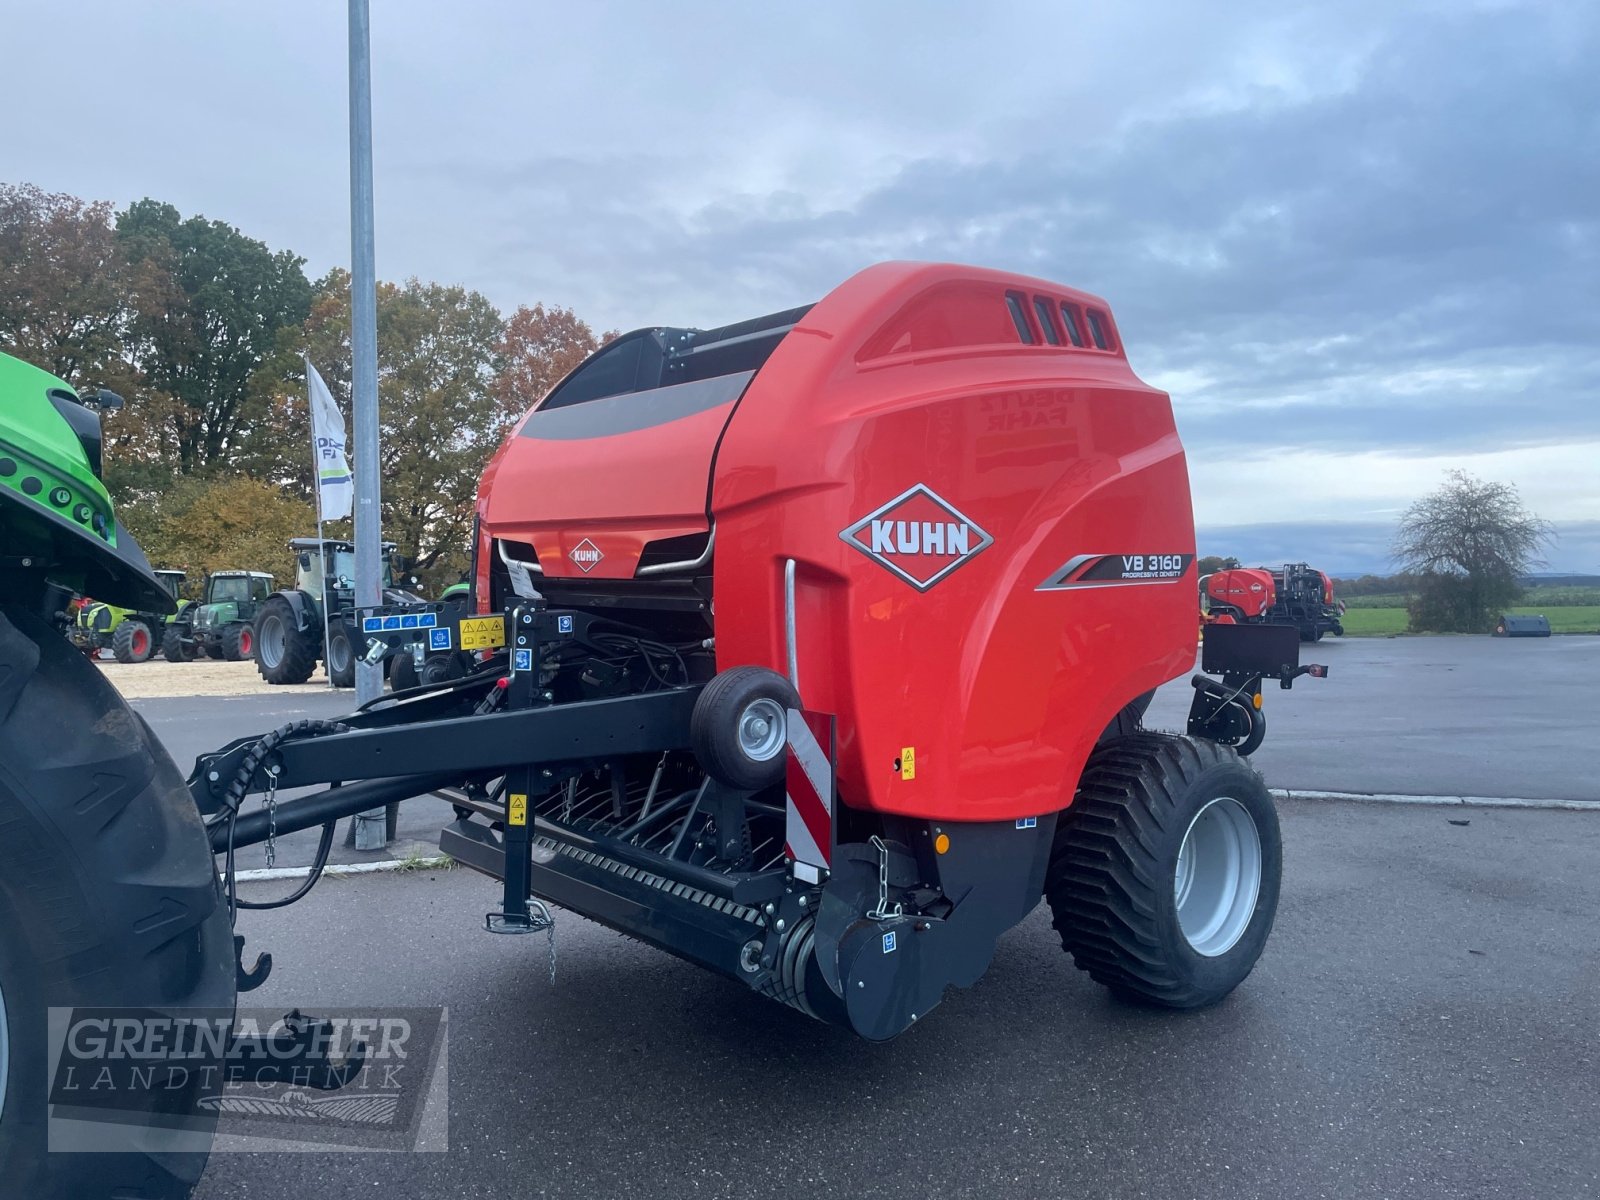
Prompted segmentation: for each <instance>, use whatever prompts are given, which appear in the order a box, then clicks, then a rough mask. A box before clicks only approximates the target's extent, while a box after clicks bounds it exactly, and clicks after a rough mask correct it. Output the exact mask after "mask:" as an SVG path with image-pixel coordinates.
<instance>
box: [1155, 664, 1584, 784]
mask: <svg viewBox="0 0 1600 1200" xmlns="http://www.w3.org/2000/svg"><path fill="white" fill-rule="evenodd" d="M1300 657H1301V661H1302V662H1307V663H1323V664H1325V665H1327V667H1328V668H1329V675H1328V678H1326V679H1311V678H1305V677H1302V678H1301V679H1298V680H1296V681H1295V684H1294V687H1293V688H1292V689H1290V690H1289V691H1283V690H1281V689H1280V688H1279V687H1278V685H1277V684H1275V683H1272V682H1270V681H1269V682H1268V683H1267V687H1266V691H1265V693H1264V694H1265V697H1266V699H1265V705H1264V708H1265V711H1266V714H1267V740H1266V743H1265V744H1264V745H1263V746H1262V747H1261V749H1260V750H1259V751H1257V752H1256V754H1255V755H1254V756H1253V757H1252V761H1253V762H1254V763H1255V766H1256V768H1257V770H1259V771H1260V772H1261V773H1262V774H1263V775H1264V776H1265V777H1266V780H1267V783H1268V785H1270V786H1271V787H1279V788H1304V789H1309V790H1320V791H1330V792H1397V793H1403V794H1410V795H1419V794H1420V795H1451V796H1461V795H1468V796H1517V797H1528V798H1533V799H1557V800H1600V772H1597V771H1596V770H1595V768H1594V759H1593V756H1594V753H1595V752H1596V750H1597V749H1600V637H1553V638H1514V639H1513V638H1489V637H1418V638H1325V639H1324V640H1323V641H1321V642H1318V643H1315V644H1313V645H1303V646H1302V647H1301V655H1300ZM1192 696H1193V689H1192V688H1191V687H1190V686H1189V683H1188V679H1187V677H1185V678H1183V679H1179V680H1177V681H1175V682H1173V683H1170V684H1168V685H1167V686H1166V687H1164V688H1162V689H1161V691H1160V692H1158V693H1157V695H1156V700H1155V702H1154V703H1153V704H1152V705H1151V708H1150V712H1149V713H1148V714H1146V724H1148V725H1150V726H1151V727H1152V728H1162V729H1177V730H1182V729H1183V728H1184V726H1185V721H1186V719H1187V717H1188V713H1189V702H1190V699H1191V698H1192Z"/></svg>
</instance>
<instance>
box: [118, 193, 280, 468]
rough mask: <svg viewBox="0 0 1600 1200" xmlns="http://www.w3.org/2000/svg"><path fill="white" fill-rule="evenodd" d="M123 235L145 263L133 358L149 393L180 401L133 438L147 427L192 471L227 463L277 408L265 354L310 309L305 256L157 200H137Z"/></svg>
mask: <svg viewBox="0 0 1600 1200" xmlns="http://www.w3.org/2000/svg"><path fill="white" fill-rule="evenodd" d="M116 232H117V239H118V241H119V242H120V244H121V245H122V247H123V250H124V251H125V253H126V254H127V256H128V259H129V261H130V263H132V264H134V265H136V266H137V267H140V268H142V271H141V274H140V276H139V286H138V288H137V290H136V292H135V295H134V316H133V320H132V322H131V326H130V330H129V342H130V350H131V358H132V360H133V363H134V366H135V367H136V368H137V369H138V371H139V378H140V382H141V383H142V385H143V387H144V389H145V390H146V391H148V392H153V393H158V394H160V395H161V396H164V397H167V398H169V399H170V400H171V401H173V402H174V403H168V404H160V403H157V404H153V405H151V406H150V407H149V408H148V409H146V410H144V417H143V418H142V419H140V420H138V421H133V422H129V426H130V428H129V430H128V434H127V436H128V437H129V439H130V440H136V437H137V434H138V433H139V432H141V431H140V430H137V429H136V428H135V426H143V427H144V428H143V430H142V432H145V433H147V434H148V435H149V437H150V440H152V441H153V442H154V443H155V444H156V445H158V446H160V447H164V448H165V449H166V451H167V452H168V453H169V454H170V456H171V465H172V467H173V468H174V470H175V471H177V472H179V473H182V474H191V473H194V472H200V471H205V470H206V469H208V468H211V467H213V466H221V465H224V464H227V463H229V462H230V461H231V460H232V458H233V456H234V454H235V452H236V451H237V450H238V448H239V441H240V439H241V436H242V435H243V433H244V431H245V430H246V429H248V428H250V427H251V426H252V425H254V424H255V423H256V422H258V421H260V420H262V419H263V418H264V417H265V416H266V415H267V412H268V397H269V394H270V391H269V389H265V388H264V387H263V383H264V381H263V380H262V378H261V375H260V368H261V366H262V363H263V361H264V360H265V359H266V358H267V357H268V356H270V355H271V354H272V353H273V352H274V351H275V350H276V349H277V348H278V346H279V339H280V337H281V335H282V333H283V331H284V330H285V329H293V328H294V327H297V326H299V325H300V324H301V323H302V322H304V321H305V319H306V316H307V314H308V312H309V311H310V306H311V285H310V283H309V282H308V281H307V280H306V277H305V273H304V272H303V271H302V270H301V267H302V265H303V263H304V260H303V259H302V258H300V257H299V256H298V255H295V254H292V253H290V252H288V251H286V250H282V251H273V250H271V249H269V248H268V247H267V246H266V245H265V244H264V243H262V242H260V241H257V240H256V239H255V238H251V237H247V236H246V235H244V234H243V233H241V232H239V230H237V229H235V228H234V227H233V226H231V225H228V224H225V223H224V222H222V221H208V220H206V219H205V218H203V217H189V218H188V219H184V218H183V217H182V216H181V215H180V214H179V212H178V210H177V209H176V208H174V207H172V205H170V204H162V203H159V202H157V201H155V200H140V201H138V202H137V203H135V204H133V205H131V206H129V208H128V209H127V211H126V212H124V213H123V214H122V215H121V216H120V217H119V218H118V219H117V226H116Z"/></svg>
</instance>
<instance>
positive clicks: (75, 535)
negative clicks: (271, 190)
mask: <svg viewBox="0 0 1600 1200" xmlns="http://www.w3.org/2000/svg"><path fill="white" fill-rule="evenodd" d="M121 406H122V401H121V399H120V398H119V397H118V396H116V395H115V394H113V393H110V392H105V391H86V392H83V393H81V394H80V393H79V392H77V391H76V390H74V389H73V388H71V387H70V386H68V385H67V384H66V383H64V382H63V381H61V380H60V379H57V378H56V377H55V376H53V375H50V374H48V373H47V372H45V371H41V370H39V369H38V368H36V367H33V366H30V365H28V364H27V363H24V362H22V361H21V360H19V359H16V358H12V357H10V356H9V355H5V354H0V829H3V830H4V831H5V832H4V834H3V835H0V1180H3V1181H4V1182H3V1184H0V1192H4V1194H5V1195H6V1196H27V1197H30V1200H104V1198H106V1197H112V1196H140V1197H146V1198H170V1197H180V1196H187V1195H188V1194H189V1192H190V1190H191V1189H192V1188H193V1186H194V1183H195V1181H196V1180H197V1179H198V1178H199V1176H200V1172H201V1171H202V1170H203V1169H204V1167H205V1162H206V1157H207V1153H208V1151H209V1148H210V1142H211V1127H209V1126H206V1125H205V1124H204V1123H202V1124H201V1125H200V1126H199V1127H198V1128H196V1127H194V1125H193V1122H191V1128H189V1129H186V1130H176V1129H173V1128H171V1127H170V1122H169V1121H168V1120H167V1118H166V1116H165V1114H167V1113H170V1112H172V1111H173V1110H174V1109H178V1108H182V1109H184V1110H185V1111H200V1112H205V1111H207V1110H206V1109H205V1108H204V1107H203V1106H202V1105H201V1104H200V1101H201V1099H202V1098H203V1097H205V1096H206V1095H207V1094H208V1093H207V1092H206V1087H207V1085H206V1082H205V1080H206V1078H207V1077H208V1075H210V1076H214V1075H215V1074H217V1073H218V1072H219V1071H220V1070H221V1066H222V1056H221V1048H220V1047H210V1046H207V1045H204V1044H202V1045H200V1046H199V1047H198V1049H199V1051H200V1059H201V1060H202V1061H190V1062H188V1063H186V1064H185V1065H186V1067H187V1068H188V1070H187V1071H186V1072H185V1073H184V1074H183V1076H182V1077H181V1078H180V1077H179V1076H177V1075H166V1074H161V1073H158V1074H161V1079H160V1081H159V1082H152V1083H150V1084H148V1085H144V1086H143V1088H142V1089H139V1088H137V1087H136V1088H130V1089H128V1090H124V1091H120V1092H119V1093H118V1103H119V1104H121V1105H126V1106H127V1108H126V1109H124V1111H125V1112H126V1113H127V1115H128V1116H130V1117H140V1116H142V1117H143V1119H142V1120H131V1121H123V1122H120V1123H119V1124H117V1125H115V1126H111V1125H99V1126H95V1127H94V1128H95V1129H98V1130H99V1131H100V1132H98V1133H94V1134H91V1136H90V1140H89V1141H88V1142H84V1141H79V1142H78V1143H77V1145H78V1146H79V1147H81V1148H84V1149H95V1150H100V1151H103V1153H58V1152H57V1151H61V1150H64V1149H67V1148H68V1147H67V1146H66V1145H64V1144H63V1141H62V1140H63V1139H69V1138H71V1137H72V1136H74V1128H69V1127H81V1126H83V1125H84V1123H83V1122H73V1121H70V1120H66V1121H63V1120H61V1119H60V1118H59V1115H58V1114H56V1113H54V1112H53V1106H52V1104H50V1103H47V1102H46V1097H47V1096H48V1095H49V1094H50V1092H49V1089H50V1086H51V1056H52V1053H54V1048H58V1047H59V1039H58V1038H56V1037H54V1036H53V1035H52V1032H51V1031H52V1028H53V1026H52V1012H68V1011H70V1010H73V1009H79V1010H83V1009H95V1010H99V1011H102V1012H104V1011H105V1010H108V1009H115V1010H138V1011H139V1012H140V1013H141V1014H143V1015H145V1016H147V1017H154V1018H167V1019H169V1020H170V1021H172V1022H173V1023H175V1024H176V1023H179V1022H182V1021H183V1020H185V1019H192V1014H194V1013H195V1012H196V1011H203V1012H206V1013H211V1014H217V1015H218V1016H219V1017H224V1018H231V1015H232V1013H233V1011H234V996H235V991H236V977H235V964H234V949H233V940H232V929H231V926H230V922H229V918H228V907H227V905H226V904H225V903H224V902H223V900H222V895H221V891H220V889H219V886H218V883H217V874H216V870H215V867H214V864H213V859H212V854H211V843H210V839H209V838H208V836H207V834H206V829H205V826H204V824H203V823H202V821H201V817H200V814H199V811H198V810H197V809H196V807H195V805H194V802H193V801H192V799H191V798H190V796H189V793H188V789H187V788H186V787H185V786H184V782H183V776H182V775H181V774H180V773H179V771H178V769H177V767H176V766H174V765H173V762H172V759H171V757H170V756H169V755H168V754H167V752H166V750H165V749H164V748H163V747H162V745H161V743H160V742H158V741H157V740H156V739H155V738H154V737H153V736H152V735H151V733H150V731H149V729H148V728H147V727H146V726H145V724H144V722H142V721H141V720H139V718H138V717H136V716H135V715H134V713H133V711H132V710H131V709H130V708H129V707H128V705H127V702H126V701H124V700H123V699H122V697H121V696H120V695H119V694H118V693H117V690H116V689H115V688H114V687H112V685H111V683H110V682H109V681H108V680H107V679H106V677H105V675H104V674H103V673H102V672H100V671H99V670H97V669H96V668H95V667H94V666H93V665H92V664H91V663H89V662H88V661H87V660H86V659H85V658H84V656H83V655H82V654H81V653H79V652H78V651H77V650H76V649H74V648H73V646H72V644H71V643H69V641H68V640H67V639H66V638H65V637H63V636H62V634H61V631H60V629H59V627H58V625H57V623H56V622H57V621H58V619H59V614H60V613H61V612H62V611H63V610H64V609H65V608H66V606H67V601H68V599H69V598H70V597H71V596H72V595H73V594H75V593H76V594H79V595H88V596H95V597H98V598H99V599H101V600H103V601H104V602H105V603H107V604H112V605H116V606H118V607H120V608H124V609H127V610H129V611H131V612H133V613H148V614H151V615H152V616H153V617H155V618H158V619H164V618H165V617H166V616H168V615H169V614H171V613H173V612H174V611H175V610H176V609H177V602H176V600H175V599H174V597H173V594H172V592H171V591H170V590H169V589H168V587H167V585H166V584H164V583H163V582H162V580H161V579H159V578H158V577H157V575H156V573H155V572H154V571H152V570H151V569H150V563H149V561H148V560H147V559H146V558H145V556H144V553H143V551H141V550H140V549H139V546H138V545H137V543H135V541H134V540H133V538H132V537H131V536H130V535H129V534H128V532H127V530H126V529H124V528H123V527H122V526H121V525H120V524H119V523H118V522H117V520H116V517H115V514H114V512H113V509H112V504H111V498H110V496H109V495H108V494H107V492H106V489H105V486H104V485H103V484H102V483H101V480H100V447H101V438H100V414H101V413H102V412H105V411H109V410H114V409H116V408H120V407H121ZM169 1088H171V1089H174V1090H171V1091H169V1090H168V1089H169ZM107 1131H110V1132H107Z"/></svg>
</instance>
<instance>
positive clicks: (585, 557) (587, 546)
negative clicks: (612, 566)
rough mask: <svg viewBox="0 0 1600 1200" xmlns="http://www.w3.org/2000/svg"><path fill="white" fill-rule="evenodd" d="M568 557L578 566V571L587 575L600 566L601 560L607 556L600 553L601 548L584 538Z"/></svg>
mask: <svg viewBox="0 0 1600 1200" xmlns="http://www.w3.org/2000/svg"><path fill="white" fill-rule="evenodd" d="M567 557H568V558H570V559H571V560H572V561H573V562H574V563H576V564H577V565H578V570H580V571H582V572H583V573H584V574H585V575H587V574H588V573H589V572H590V571H592V570H594V569H595V568H596V567H598V566H599V565H600V560H601V559H602V558H604V557H605V555H604V554H601V553H600V547H599V546H596V545H595V544H594V543H593V542H591V541H590V540H589V539H588V538H584V539H583V541H581V542H579V543H578V544H577V545H576V546H574V547H573V548H572V550H571V551H570V552H569V553H568V554H567Z"/></svg>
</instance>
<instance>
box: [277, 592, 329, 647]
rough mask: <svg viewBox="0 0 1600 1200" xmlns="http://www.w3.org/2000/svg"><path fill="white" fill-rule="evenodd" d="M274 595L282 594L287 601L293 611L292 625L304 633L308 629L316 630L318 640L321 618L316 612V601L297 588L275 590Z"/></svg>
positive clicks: (319, 637)
mask: <svg viewBox="0 0 1600 1200" xmlns="http://www.w3.org/2000/svg"><path fill="white" fill-rule="evenodd" d="M274 595H278V596H282V597H283V598H284V599H285V600H287V601H288V602H289V609H290V611H291V612H293V613H294V626H295V628H296V629H297V630H299V631H300V632H302V633H304V632H305V631H306V630H308V629H315V630H316V631H317V636H318V640H319V641H320V640H321V635H322V618H321V617H320V616H319V615H318V613H317V602H316V601H315V600H313V599H312V598H311V596H310V595H309V594H308V593H306V592H302V591H300V590H299V589H298V588H290V589H287V590H285V591H281V592H275V593H274Z"/></svg>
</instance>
